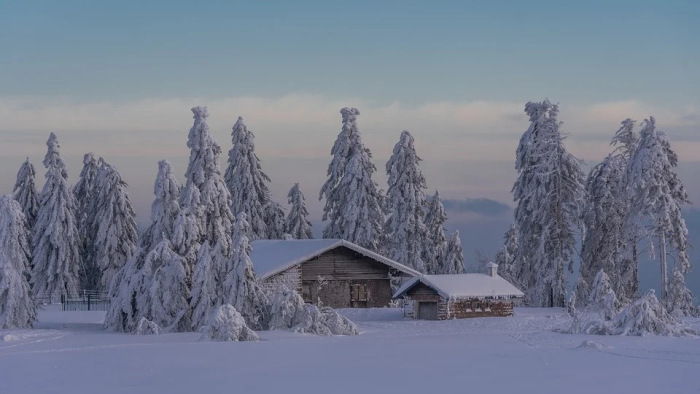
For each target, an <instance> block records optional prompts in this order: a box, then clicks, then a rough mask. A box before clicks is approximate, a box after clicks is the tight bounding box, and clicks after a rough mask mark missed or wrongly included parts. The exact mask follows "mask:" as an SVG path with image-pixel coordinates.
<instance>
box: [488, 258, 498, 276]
mask: <svg viewBox="0 0 700 394" xmlns="http://www.w3.org/2000/svg"><path fill="white" fill-rule="evenodd" d="M486 274H488V276H491V277H496V276H498V264H495V263H493V262H489V263H488V264H486Z"/></svg>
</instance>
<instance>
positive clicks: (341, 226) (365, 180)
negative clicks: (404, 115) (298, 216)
mask: <svg viewBox="0 0 700 394" xmlns="http://www.w3.org/2000/svg"><path fill="white" fill-rule="evenodd" d="M340 113H341V115H342V117H343V127H342V130H341V132H340V134H338V138H337V139H336V140H335V143H334V144H333V148H332V149H331V155H332V156H333V159H331V163H330V164H329V165H328V179H327V180H326V182H325V183H324V184H323V186H322V187H321V192H320V194H319V199H322V198H324V197H325V198H326V205H325V206H324V208H323V220H324V221H326V220H327V221H328V224H327V225H326V228H325V229H324V230H323V237H324V238H341V239H345V240H347V241H350V242H353V243H356V244H358V245H360V246H362V247H364V248H367V249H369V250H372V251H378V250H379V248H380V247H381V246H382V245H383V244H384V237H385V236H384V212H383V211H382V206H383V197H382V194H381V191H380V190H378V188H377V184H376V183H375V182H374V181H373V180H372V174H373V173H374V171H376V167H375V166H374V164H372V162H371V158H372V153H370V151H369V149H367V148H365V146H364V145H363V144H362V139H361V138H360V131H359V130H358V128H357V116H358V115H359V114H360V111H358V110H357V109H356V108H343V109H341V110H340Z"/></svg>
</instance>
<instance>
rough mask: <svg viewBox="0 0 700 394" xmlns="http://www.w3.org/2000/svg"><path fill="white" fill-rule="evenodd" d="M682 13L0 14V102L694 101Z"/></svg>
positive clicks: (326, 5) (44, 5)
mask: <svg viewBox="0 0 700 394" xmlns="http://www.w3.org/2000/svg"><path fill="white" fill-rule="evenodd" d="M699 13H700V2H697V1H690V0H689V1H643V0H638V1H585V2H570V1H509V2H504V1H435V2H428V1H353V2H336V1H301V2H293V1H264V2H252V1H240V2H234V1H208V2H196V3H193V2H191V1H179V0H174V1H167V2H166V1H146V2H144V1H118V2H103V1H71V0H66V1H14V2H12V1H6V2H2V4H0V47H2V52H1V53H0V69H1V71H0V86H2V93H1V94H3V95H27V94H31V95H47V94H50V95H71V96H74V97H76V98H80V99H85V100H93V99H95V98H100V99H102V98H104V97H110V98H111V99H113V100H117V99H119V100H129V99H133V98H137V97H178V96H183V95H184V96H190V97H191V96H207V97H226V96H232V95H234V96H240V95H255V96H279V95H283V94H288V93H290V92H309V93H314V94H323V95H326V96H329V97H342V98H344V97H363V98H366V99H368V100H374V101H377V102H380V103H381V102H392V101H394V100H401V101H402V102H407V103H421V102H425V101H436V100H467V101H469V100H477V99H478V100H515V101H524V100H529V99H531V98H532V97H544V96H549V97H553V98H556V99H557V100H559V101H561V102H573V101H577V102H600V101H617V100H628V99H639V98H644V99H646V101H647V102H650V103H670V104H673V105H685V104H687V103H688V102H689V101H694V102H697V101H698V99H699V96H698V91H699V90H700V73H698V70H699V69H700V27H699V26H700V23H698V17H699Z"/></svg>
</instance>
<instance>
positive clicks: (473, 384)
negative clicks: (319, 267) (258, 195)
mask: <svg viewBox="0 0 700 394" xmlns="http://www.w3.org/2000/svg"><path fill="white" fill-rule="evenodd" d="M342 312H343V313H344V314H346V315H347V316H348V317H350V318H351V319H353V320H354V321H355V322H356V323H357V324H358V325H359V327H360V329H361V330H362V334H361V335H360V336H357V337H317V336H312V335H302V334H293V333H289V332H279V331H277V332H261V333H259V335H260V338H261V341H260V342H245V343H212V342H200V341H198V338H199V335H198V334H193V333H184V334H165V335H161V336H134V335H129V334H116V333H110V332H105V331H103V330H102V326H101V322H102V319H103V318H104V313H101V312H61V311H59V310H56V309H52V308H47V309H45V310H43V311H42V312H41V313H40V316H39V320H40V322H39V323H38V329H36V330H0V393H2V394H24V393H27V394H29V393H31V394H37V393H76V394H77V393H99V394H108V393H197V394H204V393H330V394H332V393H353V394H357V393H425V394H432V393H466V392H477V393H487V392H488V393H567V394H573V393H595V392H600V393H636V394H639V393H697V392H700V338H696V337H685V338H663V337H599V336H587V335H566V334H558V333H556V332H553V331H552V329H553V328H556V327H560V326H563V325H566V323H567V321H568V318H567V317H566V316H565V315H564V313H563V311H562V310H559V309H526V308H520V309H516V316H514V317H510V318H480V319H468V320H452V321H442V322H428V321H414V320H408V319H403V318H402V316H401V312H400V311H399V310H395V309H370V310H343V311H342ZM686 322H687V323H688V324H689V325H691V326H693V327H694V328H696V329H700V319H692V320H687V321H686ZM586 340H589V341H592V342H589V343H584V341H586ZM582 343H584V346H582Z"/></svg>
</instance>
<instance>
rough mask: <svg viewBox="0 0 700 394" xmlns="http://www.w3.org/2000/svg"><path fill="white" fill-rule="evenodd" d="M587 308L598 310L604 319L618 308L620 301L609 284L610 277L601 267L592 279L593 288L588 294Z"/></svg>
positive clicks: (614, 313)
mask: <svg viewBox="0 0 700 394" xmlns="http://www.w3.org/2000/svg"><path fill="white" fill-rule="evenodd" d="M588 308H589V309H590V310H592V311H595V312H598V313H599V314H600V315H601V317H602V318H603V319H604V320H610V319H612V318H613V317H615V315H616V314H617V312H618V311H619V310H620V302H619V301H618V300H617V296H616V295H615V291H614V290H613V288H612V285H611V284H610V279H609V278H608V275H607V274H606V273H605V271H603V270H602V269H601V270H600V271H598V274H597V275H596V276H595V279H593V289H591V293H590V295H589V296H588Z"/></svg>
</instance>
